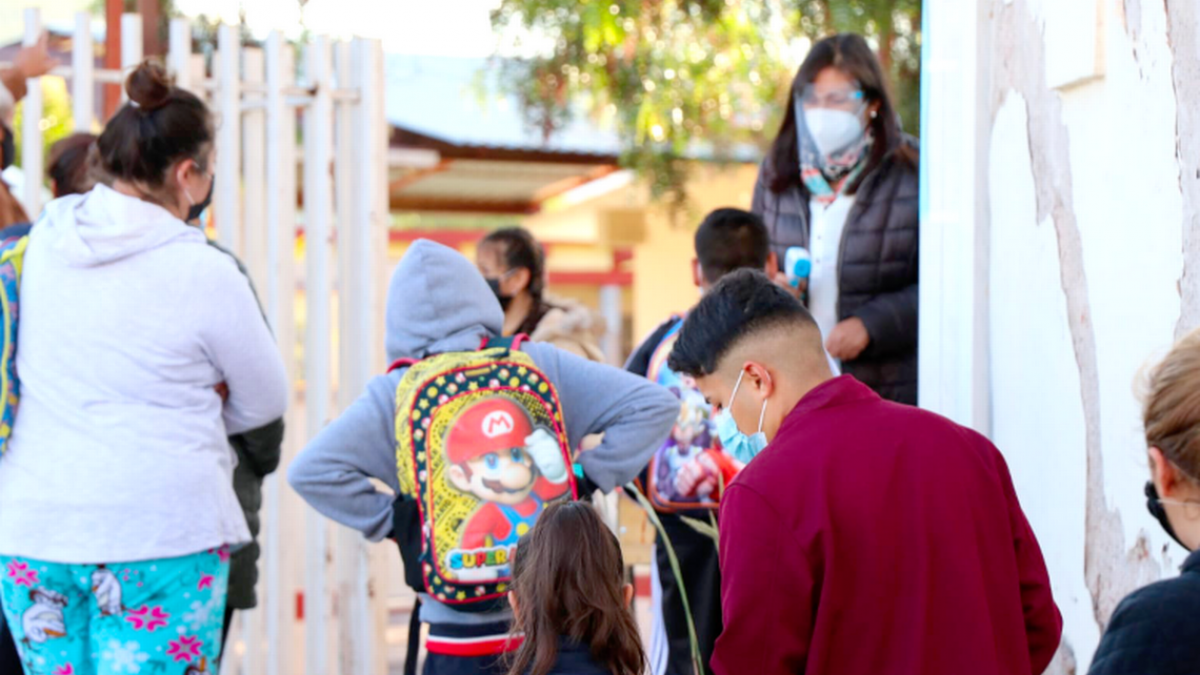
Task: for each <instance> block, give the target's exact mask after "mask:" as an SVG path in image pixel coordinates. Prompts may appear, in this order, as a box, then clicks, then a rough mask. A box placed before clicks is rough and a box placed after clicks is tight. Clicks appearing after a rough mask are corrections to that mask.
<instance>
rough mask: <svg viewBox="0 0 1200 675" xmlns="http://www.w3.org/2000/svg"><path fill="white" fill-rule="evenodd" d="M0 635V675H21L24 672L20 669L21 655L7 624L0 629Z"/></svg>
mask: <svg viewBox="0 0 1200 675" xmlns="http://www.w3.org/2000/svg"><path fill="white" fill-rule="evenodd" d="M0 633H2V634H0V675H21V673H23V672H25V671H24V670H22V669H21V655H20V653H19V652H17V643H16V641H14V640H13V636H12V631H10V630H8V624H5V625H4V627H3V628H0Z"/></svg>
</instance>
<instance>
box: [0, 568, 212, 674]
mask: <svg viewBox="0 0 1200 675" xmlns="http://www.w3.org/2000/svg"><path fill="white" fill-rule="evenodd" d="M228 582H229V552H228V550H226V549H220V550H213V551H207V552H204V553H197V554H194V555H189V556H183V557H181V558H169V559H164V560H148V561H143V562H137V563H109V564H103V565H68V564H62V563H50V562H43V561H40V560H32V559H29V558H21V557H9V556H0V593H2V594H3V604H4V614H5V617H6V618H7V620H8V625H9V629H10V630H11V631H12V635H13V638H14V639H15V640H16V642H17V648H18V650H19V651H20V652H21V660H22V663H23V664H24V667H25V673H26V675H127V674H128V675H216V672H217V666H218V662H217V660H218V658H219V655H220V653H221V626H222V623H223V621H224V614H225V592H226V587H227V585H228Z"/></svg>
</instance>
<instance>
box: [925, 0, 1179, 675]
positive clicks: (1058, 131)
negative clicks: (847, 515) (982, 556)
mask: <svg viewBox="0 0 1200 675" xmlns="http://www.w3.org/2000/svg"><path fill="white" fill-rule="evenodd" d="M959 2H961V0H928V2H927V3H926V5H927V9H926V11H927V13H937V12H939V11H945V12H956V13H957V12H961V11H962V10H961V7H951V5H957V3H959ZM1198 6H1200V3H1196V2H1195V0H1178V1H1172V0H1167V1H1166V2H1163V1H1162V0H1140V1H1139V0H1071V1H1070V2H1062V3H1059V0H978V3H977V12H976V16H977V20H978V21H979V25H978V26H977V30H978V32H979V39H978V40H977V41H972V42H971V43H970V47H969V48H970V49H972V50H974V51H973V52H972V53H971V54H966V55H961V57H962V58H964V59H975V60H976V63H977V65H976V68H977V72H976V77H975V78H974V79H973V80H971V81H969V82H966V83H965V84H964V85H963V86H969V87H974V88H976V89H977V90H978V96H976V97H975V98H976V100H977V102H978V104H977V106H976V107H975V109H974V119H964V120H962V121H961V122H962V123H963V124H965V125H970V126H971V127H972V128H973V129H975V130H976V132H977V133H978V138H979V139H980V140H979V141H978V142H977V145H976V147H975V148H973V152H972V153H971V154H972V155H973V166H974V171H975V172H976V179H977V181H978V182H977V185H978V186H979V187H978V190H979V191H980V192H981V194H980V195H978V196H977V199H979V200H980V202H979V203H980V204H981V205H982V207H981V208H980V209H978V210H977V211H976V214H975V217H974V219H973V220H970V221H968V220H963V221H961V222H956V223H954V227H962V228H972V229H971V231H972V232H973V233H974V235H975V237H974V239H975V240H978V241H981V242H982V246H983V249H984V252H983V254H982V255H979V254H978V252H977V251H974V252H973V251H970V250H967V251H963V250H958V251H956V250H953V248H952V247H947V246H946V245H944V244H945V241H944V239H945V238H944V237H943V241H940V242H929V245H927V242H926V241H925V239H926V237H925V231H924V230H923V232H922V258H923V259H922V275H923V276H922V286H923V288H922V303H923V305H922V311H923V314H922V316H923V319H924V316H925V314H924V311H925V309H926V305H927V304H933V303H936V305H937V306H935V307H931V308H930V309H931V310H932V311H933V312H935V313H936V314H937V315H939V316H971V315H972V314H976V313H980V312H979V310H980V305H981V304H982V305H983V307H982V309H983V311H982V312H981V314H982V317H983V318H982V319H980V321H982V324H983V326H982V329H981V330H979V331H978V334H977V335H976V337H975V339H976V340H977V341H980V342H979V344H985V345H986V347H987V348H986V349H984V350H976V351H982V353H983V355H982V356H974V357H972V358H973V359H974V361H973V362H972V364H971V365H972V366H973V367H975V368H978V367H979V366H981V365H982V366H983V367H984V369H985V372H986V376H985V377H983V378H982V383H977V384H975V385H974V396H976V397H978V398H979V399H980V400H983V401H985V402H987V406H988V410H989V414H988V415H986V416H983V417H982V418H975V419H969V420H964V421H966V422H968V423H972V424H974V425H975V426H985V427H986V428H982V429H981V431H983V432H985V433H987V434H989V435H990V436H991V438H992V439H993V440H994V441H995V442H996V443H997V445H998V446H999V447H1000V449H1001V450H1002V451H1003V452H1004V454H1005V456H1006V457H1007V459H1008V461H1009V464H1010V466H1011V468H1012V473H1013V477H1014V481H1015V482H1016V487H1017V491H1018V494H1019V496H1020V498H1021V501H1022V504H1023V505H1024V507H1025V510H1026V513H1027V515H1028V517H1029V519H1030V521H1031V523H1032V525H1033V527H1034V529H1035V531H1036V532H1037V534H1038V538H1039V541H1040V543H1041V545H1042V548H1043V551H1044V553H1045V556H1046V559H1047V563H1048V565H1049V568H1050V574H1051V579H1052V581H1053V584H1054V592H1055V596H1056V599H1057V601H1058V603H1059V606H1060V608H1061V609H1062V611H1063V615H1064V621H1065V630H1064V638H1065V640H1064V642H1065V645H1066V646H1067V648H1068V650H1067V651H1066V652H1064V654H1063V658H1062V659H1060V661H1059V662H1057V663H1056V664H1055V665H1054V666H1052V668H1051V672H1060V673H1067V672H1086V670H1087V667H1088V664H1089V663H1090V661H1091V655H1092V653H1093V652H1094V651H1095V648H1096V644H1097V642H1098V640H1099V636H1100V632H1101V630H1102V628H1103V625H1104V624H1105V622H1107V620H1108V617H1109V615H1110V614H1111V612H1112V609H1113V608H1114V607H1115V604H1116V603H1117V602H1118V601H1119V600H1120V599H1121V597H1123V596H1124V595H1125V594H1126V593H1128V592H1129V591H1130V590H1132V589H1133V588H1135V587H1136V586H1138V585H1141V584H1144V583H1147V582H1149V581H1151V580H1153V579H1157V578H1159V577H1160V576H1162V575H1165V574H1174V573H1175V569H1176V567H1177V566H1178V564H1179V563H1180V562H1182V559H1183V551H1182V549H1179V548H1177V547H1174V545H1173V544H1172V545H1171V546H1168V541H1169V540H1168V539H1167V537H1166V535H1165V534H1163V533H1162V531H1161V530H1160V529H1159V527H1158V525H1157V523H1155V522H1154V521H1153V519H1151V518H1150V516H1149V515H1148V514H1147V513H1146V510H1145V505H1144V498H1143V497H1142V491H1141V489H1142V485H1143V483H1144V482H1145V480H1146V479H1147V478H1148V471H1147V468H1146V458H1145V448H1144V444H1143V440H1142V436H1141V432H1142V429H1141V423H1140V415H1139V402H1138V400H1137V398H1136V395H1135V380H1136V379H1137V376H1138V374H1139V371H1140V370H1141V369H1142V368H1143V366H1145V365H1146V364H1147V363H1149V362H1152V361H1153V359H1154V358H1155V357H1156V356H1157V355H1161V354H1162V353H1163V352H1164V351H1165V349H1167V348H1168V347H1169V346H1170V344H1171V342H1172V341H1173V339H1174V337H1175V334H1176V330H1177V327H1179V328H1180V329H1183V328H1190V327H1191V326H1194V325H1195V324H1196V323H1197V321H1200V280H1196V278H1197V277H1200V273H1198V272H1196V271H1194V270H1197V269H1200V217H1197V213H1196V210H1197V209H1200V173H1197V167H1198V165H1200V129H1198V128H1196V124H1195V123H1193V122H1192V121H1191V120H1190V119H1187V118H1186V116H1187V115H1189V114H1191V115H1192V116H1196V117H1200V113H1197V112H1195V111H1196V110H1197V106H1198V105H1200V100H1197V98H1198V97H1200V82H1198V81H1197V80H1200V67H1198V64H1200V49H1198V48H1197V47H1198V45H1200V35H1197V34H1196V33H1197V32H1198V30H1200V22H1198V21H1197V17H1198V16H1200V7H1198ZM1048 8H1049V9H1050V10H1052V11H1049V12H1048ZM930 25H932V26H936V25H937V24H936V22H935V21H934V19H932V18H931V19H930ZM1073 32H1074V37H1073V38H1072V39H1070V40H1065V39H1055V40H1052V39H1049V38H1050V37H1051V36H1056V35H1057V36H1063V35H1068V34H1073ZM1081 36H1082V37H1081ZM925 38H926V40H927V41H929V43H930V48H929V50H928V52H927V59H928V58H929V57H930V56H932V58H933V59H940V60H944V61H945V62H949V61H950V60H952V59H954V58H955V55H954V54H949V53H945V52H942V51H939V49H938V47H937V44H938V40H939V36H938V33H937V31H936V30H929V31H927V35H926V36H925ZM1080 40H1083V41H1084V42H1088V43H1089V44H1088V45H1081V44H1080ZM948 42H949V41H948ZM961 42H963V41H961V40H958V43H961ZM1089 47H1091V48H1093V49H1094V58H1079V52H1080V50H1084V51H1087V49H1088V48H1089ZM1091 53H1092V52H1089V56H1090V55H1091ZM926 72H927V77H931V78H934V79H935V82H934V83H932V85H931V86H930V87H929V88H928V89H927V96H926V100H925V106H926V110H927V114H929V112H931V111H932V110H933V109H934V108H936V106H938V105H939V102H940V99H939V94H938V93H937V92H939V91H942V90H944V89H945V87H941V88H939V87H938V84H937V82H936V78H938V77H939V69H937V68H934V69H927V71H926ZM931 93H932V95H931ZM942 96H943V97H944V94H942ZM1181 110H1182V112H1181ZM925 131H926V133H929V132H930V130H929V129H928V128H926V130H925ZM934 133H937V132H936V130H935V131H934ZM1181 158H1182V159H1181ZM954 159H955V156H954V155H953V154H952V153H950V152H935V153H926V154H924V155H923V157H922V163H923V167H922V168H923V171H924V179H925V181H926V182H927V185H926V190H927V191H928V196H927V198H926V200H925V202H924V204H925V206H926V210H925V215H926V216H929V215H930V213H929V211H928V206H929V204H931V203H938V202H939V199H938V196H939V190H944V189H949V186H956V185H961V184H962V181H963V178H962V175H961V172H963V171H964V167H963V165H962V164H961V163H958V162H955V161H954ZM1189 191H1190V192H1191V193H1192V194H1190V195H1189ZM923 227H924V225H923ZM933 232H934V234H937V232H938V231H937V230H936V229H935V230H933ZM960 239H964V238H961V237H960ZM965 239H968V240H969V239H971V238H965ZM1193 240H1195V241H1194V242H1193ZM935 243H936V245H935ZM948 256H974V257H975V258H976V259H977V260H978V261H979V264H977V265H976V266H975V268H974V269H973V270H971V271H970V274H972V275H973V276H972V278H971V279H963V278H962V275H963V274H964V272H963V267H962V266H961V265H959V266H956V265H953V264H945V263H944V261H943V260H942V258H943V257H948ZM1185 259H1187V260H1188V261H1189V264H1188V267H1189V268H1190V269H1191V270H1193V271H1191V272H1190V273H1189V275H1188V277H1189V279H1186V280H1185V279H1184V276H1185V275H1184V269H1185ZM1193 261H1194V262H1193ZM1189 281H1190V282H1191V283H1190V284H1189V283H1188V282H1189ZM961 283H984V284H986V288H987V292H985V293H983V294H979V295H978V296H976V297H975V298H974V299H972V298H971V296H963V295H962V294H954V293H940V291H939V289H941V288H953V285H955V284H961ZM1189 285H1194V286H1196V287H1197V291H1196V292H1195V293H1193V292H1191V291H1190V290H1189ZM1181 293H1182V298H1181ZM953 303H959V304H960V305H961V304H964V303H965V304H966V306H957V307H955V306H952V304H953ZM1185 310H1186V311H1185ZM1193 315H1194V316H1196V317H1198V318H1197V319H1195V320H1193V319H1191V318H1190V317H1191V316H1193ZM924 330H925V327H923V335H924ZM922 339H923V340H924V338H922ZM925 348H926V347H925V345H924V343H923V344H922V349H923V350H924V349H925ZM964 353H969V352H964ZM921 358H922V360H924V359H926V358H930V359H941V360H944V359H945V356H944V355H935V354H927V352H926V351H922V355H921ZM979 361H982V362H983V363H982V364H981V363H979ZM926 374H927V372H926V370H924V369H923V371H922V377H924V376H925V375H926ZM938 376H939V377H944V378H954V377H970V375H962V376H959V375H957V374H956V373H954V372H952V371H947V370H942V371H941V372H940V373H938ZM966 384H968V385H969V384H970V383H966ZM925 390H926V389H925V388H924V384H923V391H925ZM923 403H924V404H929V405H931V406H932V407H935V408H939V409H940V408H942V407H943V404H942V402H940V401H937V400H929V401H923ZM946 407H947V410H946V411H947V412H951V411H952V408H950V407H948V406H946ZM980 419H982V420H983V422H982V423H981V422H980V421H979V420H980Z"/></svg>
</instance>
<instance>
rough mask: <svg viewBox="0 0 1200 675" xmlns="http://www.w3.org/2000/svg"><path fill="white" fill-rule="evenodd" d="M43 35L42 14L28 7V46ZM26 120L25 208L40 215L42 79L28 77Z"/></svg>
mask: <svg viewBox="0 0 1200 675" xmlns="http://www.w3.org/2000/svg"><path fill="white" fill-rule="evenodd" d="M41 36H42V14H41V11H40V10H38V9H37V8H36V7H32V8H29V9H26V10H25V39H24V41H23V42H24V44H25V46H30V45H35V44H37V41H38V39H39V38H41ZM25 85H26V87H28V93H26V94H25V108H24V113H23V114H24V124H23V127H24V128H23V133H22V136H21V171H22V172H23V173H24V174H25V210H26V212H28V214H29V217H30V218H33V219H35V220H36V219H37V217H38V214H39V213H41V211H42V174H43V172H44V170H43V168H42V163H43V160H44V158H43V157H42V81H41V79H40V78H37V79H29V80H26V81H25Z"/></svg>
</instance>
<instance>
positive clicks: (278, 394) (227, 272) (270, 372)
mask: <svg viewBox="0 0 1200 675" xmlns="http://www.w3.org/2000/svg"><path fill="white" fill-rule="evenodd" d="M209 260H210V261H212V262H211V264H210V266H209V267H207V268H206V269H207V270H208V271H209V272H210V273H209V274H206V275H205V283H206V284H207V287H206V288H205V293H206V295H207V296H208V297H210V298H214V299H215V301H211V302H208V303H206V304H204V305H203V306H199V307H198V309H197V311H196V316H197V318H198V321H199V322H200V331H201V335H202V336H203V340H204V345H205V348H206V349H207V351H208V354H209V357H210V358H211V359H212V362H213V364H214V365H215V366H216V368H217V370H219V371H220V372H221V375H222V377H224V381H225V384H226V385H227V386H228V387H229V398H228V399H227V400H226V401H225V405H224V408H223V415H224V418H225V432H226V433H227V434H229V435H234V434H240V433H242V432H245V431H250V430H251V429H258V428H259V427H263V426H266V425H267V424H270V423H271V422H274V421H275V420H278V419H279V418H280V417H283V413H284V412H285V411H286V410H287V404H288V397H289V389H290V386H289V384H288V378H287V371H286V370H285V368H284V365H283V355H282V354H280V353H279V347H278V346H277V345H276V344H275V338H274V337H273V336H272V335H271V330H270V328H268V327H267V324H266V322H265V321H263V316H262V310H260V309H259V307H258V299H257V298H255V297H254V291H253V290H252V289H251V287H250V282H249V280H248V278H247V277H245V276H243V275H242V273H241V272H239V271H238V269H237V266H236V264H235V263H234V262H233V261H232V260H231V259H229V258H228V257H226V256H225V255H223V254H221V253H218V252H216V251H213V252H212V257H211V258H209Z"/></svg>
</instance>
